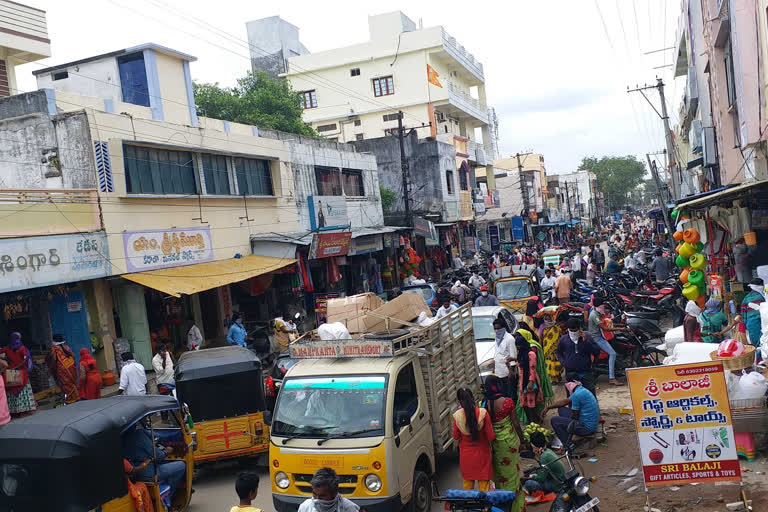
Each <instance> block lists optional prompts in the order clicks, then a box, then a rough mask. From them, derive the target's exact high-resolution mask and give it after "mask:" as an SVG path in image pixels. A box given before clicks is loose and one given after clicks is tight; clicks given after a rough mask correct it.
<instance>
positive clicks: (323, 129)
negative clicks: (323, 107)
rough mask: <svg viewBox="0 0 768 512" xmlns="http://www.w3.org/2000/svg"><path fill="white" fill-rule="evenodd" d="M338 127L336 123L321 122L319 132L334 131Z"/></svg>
mask: <svg viewBox="0 0 768 512" xmlns="http://www.w3.org/2000/svg"><path fill="white" fill-rule="evenodd" d="M335 129H336V123H334V124H321V125H320V126H318V127H317V131H318V132H332V131H333V130H335Z"/></svg>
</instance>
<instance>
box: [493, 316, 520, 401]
mask: <svg viewBox="0 0 768 512" xmlns="http://www.w3.org/2000/svg"><path fill="white" fill-rule="evenodd" d="M493 332H494V334H495V336H496V339H495V341H496V347H495V348H496V351H495V353H494V354H493V373H494V374H496V376H497V377H499V378H500V379H501V380H502V382H504V388H505V396H508V397H512V396H513V395H512V392H513V391H514V390H513V388H512V380H513V378H514V377H515V376H516V373H515V371H514V366H515V365H516V364H517V363H516V361H517V347H516V346H515V338H514V337H513V336H512V335H511V334H510V333H508V332H507V330H506V329H505V328H504V324H503V323H502V322H501V320H498V319H497V320H494V321H493ZM510 374H511V377H510ZM515 389H516V387H515Z"/></svg>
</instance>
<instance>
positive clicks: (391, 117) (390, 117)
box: [383, 114, 400, 122]
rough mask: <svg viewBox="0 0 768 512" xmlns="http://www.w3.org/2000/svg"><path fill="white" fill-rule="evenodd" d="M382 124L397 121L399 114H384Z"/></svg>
mask: <svg viewBox="0 0 768 512" xmlns="http://www.w3.org/2000/svg"><path fill="white" fill-rule="evenodd" d="M383 117H384V122H389V121H397V119H398V118H399V117H400V114H384V116H383Z"/></svg>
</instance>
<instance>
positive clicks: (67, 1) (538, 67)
mask: <svg viewBox="0 0 768 512" xmlns="http://www.w3.org/2000/svg"><path fill="white" fill-rule="evenodd" d="M21 1H22V2H24V3H28V4H30V5H32V6H34V7H38V8H41V9H45V10H46V11H47V13H48V29H49V33H50V37H51V42H52V51H53V56H52V57H51V58H50V59H46V60H45V61H41V64H26V65H24V66H21V67H20V68H19V69H18V78H19V88H20V89H22V90H32V89H35V88H36V86H35V81H34V79H33V77H32V74H31V72H32V71H33V70H35V69H39V68H40V67H42V66H43V65H45V66H50V65H53V64H59V63H63V62H67V61H71V60H75V59H80V58H83V57H87V56H90V55H96V54H99V53H104V52H109V51H112V50H116V49H120V48H125V47H128V46H134V45H137V44H140V43H144V42H149V41H151V42H154V43H158V44H161V45H164V46H169V47H171V48H174V49H177V50H180V51H183V52H186V53H190V54H192V55H195V56H196V57H198V61H197V62H195V63H193V64H192V67H191V70H192V77H193V79H195V80H197V81H204V82H220V83H221V84H223V85H232V84H234V81H235V79H236V78H237V77H239V76H242V75H243V74H245V72H246V71H247V70H248V68H249V58H248V45H247V36H246V31H245V23H246V22H247V21H250V20H253V19H258V18H263V17H267V16H273V15H280V16H282V17H283V19H285V20H287V21H289V22H291V23H293V24H295V25H297V26H298V27H299V28H300V38H301V40H302V42H303V43H304V44H305V45H306V46H307V47H308V48H309V49H310V51H321V50H327V49H331V48H336V47H339V46H346V45H350V44H355V43H359V42H363V41H365V40H367V38H368V25H367V16H368V15H369V14H379V13H381V12H387V11H391V10H396V9H400V10H402V11H403V12H404V13H405V14H406V15H407V16H409V17H410V18H411V19H413V20H415V21H417V20H419V19H421V20H422V21H423V24H424V26H434V25H442V26H444V27H445V29H446V30H447V31H448V32H449V33H450V34H451V35H453V36H454V37H456V39H457V40H458V41H459V43H460V44H462V45H464V46H465V47H466V48H467V50H468V51H470V52H471V53H473V54H474V55H475V57H476V58H477V59H478V60H480V61H481V62H482V63H483V66H484V68H485V78H486V89H487V96H488V101H489V104H490V105H492V106H494V107H495V108H496V111H497V113H498V115H499V124H500V137H499V139H500V146H501V151H502V156H508V155H509V154H511V153H514V152H516V151H522V150H533V151H535V152H538V153H543V154H544V156H545V159H546V163H547V169H548V171H549V172H552V173H563V172H571V171H573V170H575V168H576V167H577V166H578V164H579V162H580V161H581V158H582V157H583V156H587V155H595V156H601V155H624V154H634V155H637V156H638V158H641V159H642V160H643V161H644V160H645V156H644V155H645V153H646V152H649V151H656V150H659V149H662V148H663V147H664V139H663V130H662V128H661V120H660V119H659V118H658V116H657V115H656V114H655V113H654V112H653V110H652V109H651V107H650V106H649V105H648V104H647V103H646V102H645V100H644V99H643V98H642V97H641V96H639V95H638V94H636V93H634V94H631V95H630V94H627V92H626V88H627V86H628V85H632V86H634V85H636V84H641V85H642V84H643V83H651V82H655V80H654V78H655V77H656V76H661V77H662V78H664V79H665V82H666V83H667V84H668V88H667V95H668V98H669V102H670V105H672V106H674V107H675V108H674V109H672V112H671V116H672V119H673V121H674V120H676V110H677V105H678V104H679V101H678V98H679V96H680V95H681V92H682V87H683V84H682V83H679V82H680V80H679V79H678V83H676V82H675V81H674V80H673V79H672V68H671V67H665V68H660V69H654V68H655V67H657V66H664V65H665V64H666V65H668V64H670V63H671V62H672V57H673V55H674V51H673V50H670V51H666V52H658V53H653V54H651V55H644V53H645V52H650V51H653V50H660V49H662V48H665V47H668V46H673V45H674V43H673V42H674V38H675V33H676V31H677V23H678V18H679V2H676V1H674V0H525V1H522V0H513V1H509V2H498V1H493V2H491V1H488V0H486V1H482V2H477V3H471V2H466V1H453V0H447V1H446V0H444V1H439V2H438V1H432V0H421V1H419V2H415V3H410V2H409V3H403V4H400V5H397V4H389V5H390V7H389V8H387V9H382V8H381V2H373V1H368V0H362V1H359V2H350V1H349V0H346V1H339V0H326V1H324V2H322V3H318V2H316V1H308V0H292V1H290V2H264V1H253V0H251V1H246V0H218V1H216V2H210V1H203V0H184V1H178V0H21ZM650 93H651V94H650V98H651V99H653V100H654V101H655V103H656V105H657V107H658V99H657V97H656V95H655V92H654V91H650Z"/></svg>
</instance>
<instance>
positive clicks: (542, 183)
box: [493, 153, 547, 224]
mask: <svg viewBox="0 0 768 512" xmlns="http://www.w3.org/2000/svg"><path fill="white" fill-rule="evenodd" d="M493 165H494V166H495V167H497V168H500V169H504V170H506V171H519V172H520V180H521V187H522V192H523V201H524V203H525V209H526V210H527V211H528V218H529V219H530V223H531V224H538V223H539V217H541V218H542V222H544V217H545V216H546V208H547V168H546V166H545V165H544V155H541V154H538V153H527V154H525V155H515V156H512V157H510V158H501V159H498V160H496V161H495V162H494V163H493Z"/></svg>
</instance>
